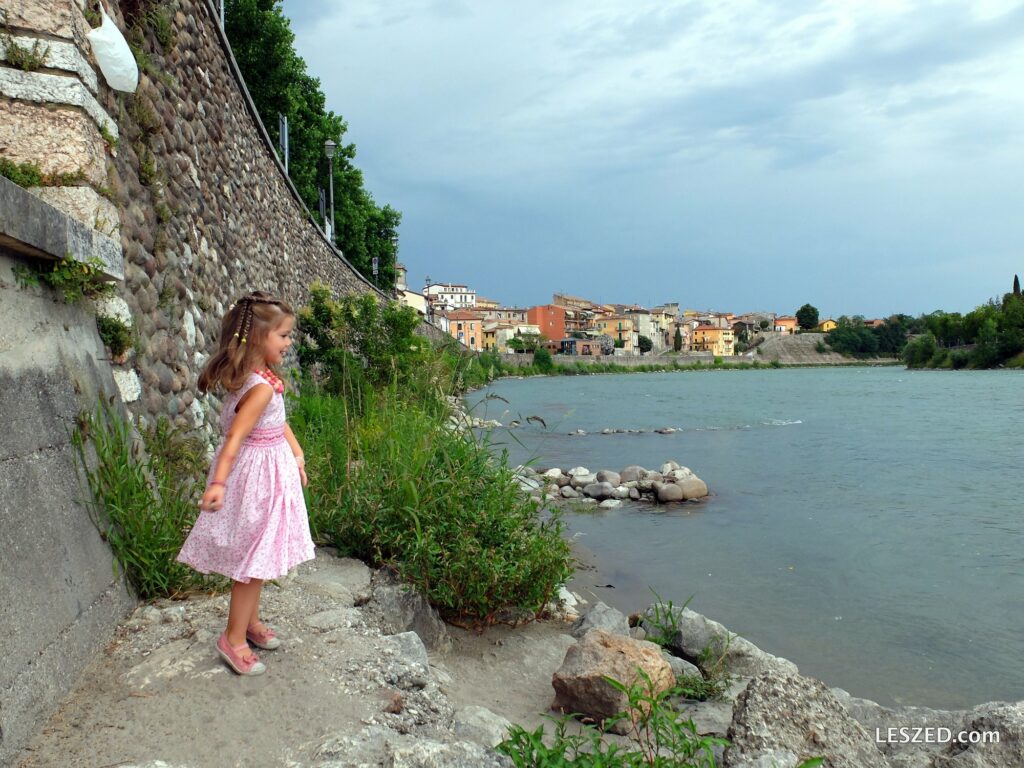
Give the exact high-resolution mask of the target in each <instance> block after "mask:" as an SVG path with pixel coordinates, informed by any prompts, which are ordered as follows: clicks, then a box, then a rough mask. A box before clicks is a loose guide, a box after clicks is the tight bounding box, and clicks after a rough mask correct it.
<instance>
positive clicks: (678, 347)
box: [672, 325, 683, 352]
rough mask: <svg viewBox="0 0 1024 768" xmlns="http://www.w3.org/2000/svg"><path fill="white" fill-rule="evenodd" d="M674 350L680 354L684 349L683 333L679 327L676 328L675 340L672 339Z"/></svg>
mask: <svg viewBox="0 0 1024 768" xmlns="http://www.w3.org/2000/svg"><path fill="white" fill-rule="evenodd" d="M672 349H674V350H675V351H676V352H680V351H682V349H683V332H682V330H681V329H680V328H679V326H678V325H677V326H676V335H675V338H674V339H672Z"/></svg>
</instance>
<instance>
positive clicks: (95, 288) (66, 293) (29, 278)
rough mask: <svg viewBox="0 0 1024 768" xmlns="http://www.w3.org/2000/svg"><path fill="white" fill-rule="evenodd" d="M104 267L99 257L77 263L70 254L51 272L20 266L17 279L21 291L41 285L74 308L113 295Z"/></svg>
mask: <svg viewBox="0 0 1024 768" xmlns="http://www.w3.org/2000/svg"><path fill="white" fill-rule="evenodd" d="M105 267H106V264H104V263H103V261H102V260H101V259H98V258H96V257H93V258H91V259H88V260H87V261H77V260H75V259H73V258H71V255H70V254H68V255H66V256H65V257H64V258H63V259H58V260H57V261H55V262H53V265H52V266H51V267H49V268H48V267H46V266H45V265H43V264H39V265H34V266H32V267H26V266H23V265H20V264H19V265H18V266H16V267H15V268H14V277H15V279H16V280H17V281H18V284H19V285H20V286H21V287H22V288H28V287H32V286H38V285H40V284H41V283H42V284H45V285H48V286H49V287H51V288H53V289H54V290H56V291H59V292H60V295H61V297H62V298H63V299H64V301H65V302H66V303H68V304H74V303H76V302H78V301H80V300H82V299H83V298H90V299H95V298H99V297H101V296H109V295H111V294H112V293H113V292H114V284H113V283H111V282H108V281H107V278H106V275H105V274H104V272H103V270H104V269H105Z"/></svg>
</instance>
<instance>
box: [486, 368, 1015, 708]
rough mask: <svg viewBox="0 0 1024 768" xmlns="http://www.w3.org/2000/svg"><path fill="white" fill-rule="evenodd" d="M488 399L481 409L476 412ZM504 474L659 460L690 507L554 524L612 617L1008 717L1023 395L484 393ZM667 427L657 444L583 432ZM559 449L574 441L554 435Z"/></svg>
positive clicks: (634, 381) (868, 376) (581, 382)
mask: <svg viewBox="0 0 1024 768" xmlns="http://www.w3.org/2000/svg"><path fill="white" fill-rule="evenodd" d="M491 393H493V394H495V395H499V396H501V397H503V398H505V399H506V400H507V401H508V402H507V403H505V402H502V401H501V400H497V399H490V400H482V398H484V396H486V395H487V394H491ZM467 400H468V402H469V403H470V405H471V406H473V407H474V410H473V414H474V415H477V416H482V417H487V418H497V419H499V420H500V421H502V422H503V423H508V422H509V421H510V420H511V419H513V418H517V417H520V418H522V419H525V417H527V416H534V415H535V416H541V417H542V418H543V419H544V420H545V422H546V424H547V426H546V427H543V426H541V425H539V424H536V423H531V424H526V425H525V426H524V427H522V428H519V429H516V430H514V431H508V430H504V429H499V430H495V432H494V434H493V439H494V441H495V442H497V443H499V444H500V445H501V447H503V448H507V449H508V451H509V455H510V458H511V459H512V461H513V462H515V463H519V462H521V461H524V460H526V459H533V460H534V461H535V463H536V464H537V465H539V466H560V467H562V468H566V467H572V466H577V465H583V466H586V467H588V468H589V469H591V470H592V471H596V470H598V469H615V470H621V469H622V468H623V467H624V466H626V465H629V464H640V465H643V466H646V467H649V468H655V469H656V468H658V467H659V466H660V465H661V464H662V463H663V462H664V461H666V460H668V459H675V460H676V461H678V462H679V463H680V464H682V465H684V466H688V467H690V469H692V470H693V471H694V472H696V473H697V475H699V476H700V477H701V478H703V479H704V480H705V481H706V482H707V483H708V486H709V488H710V489H711V492H712V497H711V498H710V499H709V500H708V501H707V502H706V503H703V504H699V505H694V504H686V505H683V506H681V507H678V508H676V509H674V510H672V511H667V512H666V511H664V509H665V508H664V507H661V508H659V507H652V506H650V505H641V504H627V505H625V506H624V507H622V508H621V509H618V510H612V511H607V512H605V511H601V512H593V513H591V512H587V513H571V512H570V513H568V514H567V515H566V518H565V519H566V523H567V528H568V531H569V532H570V533H571V534H572V535H574V536H576V537H577V538H578V540H579V541H580V542H581V543H582V544H583V545H584V546H585V547H587V548H588V549H590V550H591V551H592V552H593V553H594V554H595V555H596V557H597V559H598V562H599V563H600V570H601V579H602V583H606V582H610V583H611V584H613V585H614V588H608V587H603V588H597V589H595V590H594V591H595V592H597V593H598V594H600V595H601V597H602V599H604V600H605V601H606V602H608V603H610V604H612V605H615V606H616V607H618V608H619V609H620V610H623V611H625V612H629V611H635V610H638V609H640V608H642V607H643V606H645V605H647V604H648V603H649V602H651V600H652V593H651V591H650V589H652V588H653V589H654V590H656V591H657V592H658V593H659V594H660V595H661V596H662V597H663V598H665V599H672V600H673V601H674V602H675V603H676V604H680V603H682V602H684V601H685V600H686V599H687V598H690V597H691V596H692V600H691V602H690V607H691V608H693V609H694V610H696V611H698V612H700V613H704V614H706V615H707V616H709V617H711V618H713V619H715V620H716V621H720V622H722V623H723V624H725V626H727V627H728V628H729V629H730V630H732V631H733V632H736V633H738V634H740V635H742V636H744V637H747V638H749V639H750V640H751V641H753V642H754V643H755V644H757V645H758V646H760V647H761V648H763V649H765V650H767V651H769V652H771V653H774V654H777V655H780V656H784V657H786V658H788V659H790V660H792V661H793V662H795V663H796V664H797V665H798V666H799V667H800V670H801V672H802V673H804V674H807V675H811V676H813V677H817V678H820V679H822V680H824V681H825V682H826V683H827V684H828V685H832V686H839V687H841V688H845V689H847V690H848V691H850V692H851V693H853V694H854V695H856V696H862V697H866V698H870V699H874V700H875V701H878V702H880V703H883V704H893V703H904V704H916V705H921V706H930V707H938V708H945V709H953V708H962V707H968V706H971V705H974V704H977V703H981V702H984V701H990V700H1011V701H1015V700H1018V699H1021V698H1024V654H1022V653H1021V651H1022V650H1024V516H1022V511H1024V510H1022V504H1021V492H1022V483H1024V472H1022V470H1024V447H1022V446H1024V442H1022V439H1021V438H1022V431H1024V377H1022V376H1021V375H1020V374H1019V373H1016V372H1004V371H976V372H975V371H972V372H953V371H949V372H939V371H927V372H912V371H906V370H904V369H902V368H895V367H893V368H867V367H865V368H809V369H793V370H787V369H768V370H759V371H750V370H748V371H705V372H683V373H662V374H628V375H612V376H580V377H552V378H536V379H526V380H503V381H500V382H497V383H495V384H493V385H492V386H490V387H488V388H487V389H486V390H482V391H480V392H476V393H473V394H472V395H470V396H469V398H467ZM666 426H671V427H676V428H678V429H680V431H679V432H677V433H675V434H672V435H658V434H651V433H647V434H615V435H601V434H593V433H594V432H599V431H600V430H601V429H604V428H612V429H614V428H625V429H629V428H633V429H636V428H642V429H654V428H658V427H666ZM576 429H583V430H586V431H587V432H588V433H591V434H588V435H586V436H570V435H568V434H567V433H568V432H570V431H574V430H576Z"/></svg>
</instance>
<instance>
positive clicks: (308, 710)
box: [17, 550, 572, 768]
mask: <svg viewBox="0 0 1024 768" xmlns="http://www.w3.org/2000/svg"><path fill="white" fill-rule="evenodd" d="M370 576H371V574H370V571H369V570H368V569H367V568H366V566H365V565H363V564H362V563H360V562H358V561H356V560H350V559H344V558H337V557H335V556H334V555H333V553H332V552H331V551H329V550H320V551H319V552H318V556H317V559H316V560H315V561H313V562H311V563H307V564H305V565H303V566H301V567H300V568H298V569H296V571H295V572H294V573H293V574H291V575H290V576H288V577H287V578H285V579H282V580H280V582H279V583H271V584H268V585H267V586H266V587H265V588H264V597H263V604H262V605H263V610H262V615H263V618H264V619H265V621H266V622H267V623H268V624H270V625H271V626H273V627H274V628H275V629H276V630H277V631H278V633H279V635H280V636H281V637H282V639H283V640H284V644H283V646H282V648H280V649H278V650H276V651H260V652H259V653H260V656H261V659H262V660H263V661H264V662H265V663H266V664H267V667H268V671H267V673H266V674H264V675H261V676H257V677H251V678H243V677H238V676H236V675H234V674H233V673H232V672H230V671H229V670H228V669H227V667H226V666H225V665H224V663H223V662H222V661H221V660H220V659H219V657H218V656H217V654H216V651H215V648H214V643H215V642H216V638H217V636H218V634H219V633H220V632H221V631H222V629H223V627H224V624H225V621H226V617H227V608H228V598H227V596H226V595H219V596H213V597H209V596H198V597H193V598H191V599H188V600H184V601H179V602H171V601H162V602H158V603H156V604H154V605H146V606H140V607H139V608H138V609H137V610H136V611H135V612H134V613H133V614H132V615H131V616H130V617H129V618H128V619H126V620H125V621H124V622H123V623H122V624H121V625H120V626H119V628H118V630H117V632H116V634H115V636H114V637H113V639H112V640H111V642H110V644H109V645H108V646H107V648H106V649H105V651H104V652H103V653H102V654H100V655H99V656H98V657H97V658H96V659H94V660H93V661H92V663H91V664H90V665H89V666H88V667H87V668H86V670H85V671H84V673H83V674H82V676H81V678H80V679H79V681H78V683H77V685H76V686H75V688H74V690H73V691H72V692H71V693H70V695H69V696H68V697H67V698H66V699H65V700H64V702H63V703H62V704H61V706H60V707H59V709H58V710H57V712H56V714H55V715H54V716H53V718H52V719H51V721H50V722H49V723H48V724H46V726H45V727H43V728H42V729H41V731H40V733H39V735H38V736H37V738H36V739H35V740H34V741H33V742H32V743H31V744H30V745H29V747H28V748H27V749H26V750H25V751H24V752H23V753H22V755H21V758H20V762H19V763H17V765H18V766H20V768H41V767H44V766H47V767H48V766H62V767H68V768H71V767H73V766H82V767H83V768H85V767H86V766H87V767H88V768H106V767H109V768H113V767H114V766H118V767H121V768H126V767H127V766H139V767H140V768H141V766H146V768H158V766H161V767H162V766H168V767H169V768H203V767H205V766H218V767H223V766H247V767H250V766H293V767H294V768H299V767H301V766H342V765H360V764H365V765H371V766H372V765H391V764H392V761H393V755H392V753H394V755H397V754H398V748H399V747H400V746H402V747H408V745H409V744H410V743H417V742H422V743H423V744H427V743H428V742H429V743H430V744H431V745H434V746H432V747H431V749H434V750H435V751H436V750H437V749H441V748H442V746H441V745H445V746H444V748H448V747H449V746H452V742H453V741H455V740H456V739H455V737H454V731H453V727H454V716H455V710H456V708H458V707H463V706H468V705H471V704H476V705H481V706H484V707H487V708H489V709H491V710H492V711H494V712H496V713H498V714H500V715H503V716H505V717H507V718H509V719H510V720H512V721H514V722H521V723H522V724H523V725H524V726H529V727H535V725H536V724H539V723H540V722H542V718H541V715H542V714H544V713H545V712H547V709H548V707H549V706H550V703H551V699H552V694H553V691H552V689H551V674H552V672H553V671H554V670H555V669H556V668H557V667H558V665H559V664H560V663H561V661H562V659H563V657H564V653H565V648H566V647H567V646H568V645H569V644H570V643H571V642H572V638H571V637H569V636H568V634H567V632H568V625H566V624H564V623H562V622H536V623H532V624H528V625H525V626H521V627H519V628H516V629H514V630H513V629H511V628H508V627H495V628H493V629H491V630H488V632H486V633H484V634H482V635H477V634H474V633H472V632H464V631H461V630H455V629H451V633H452V636H453V640H454V643H453V646H452V649H451V650H448V651H446V652H445V653H443V654H431V655H430V657H429V661H430V669H429V671H428V670H425V669H424V668H423V667H422V666H420V665H418V664H416V663H415V660H416V658H417V655H416V653H415V652H412V653H410V651H409V645H408V643H407V642H406V643H403V642H399V639H400V638H401V637H402V636H401V635H398V636H394V637H391V636H387V635H383V634H382V633H381V631H380V630H379V628H378V626H377V621H376V617H375V613H374V611H373V610H372V608H373V604H372V603H367V602H366V601H367V600H368V599H369V595H370V588H369V585H370ZM413 641H414V644H416V643H418V641H417V640H416V638H415V637H413ZM420 649H421V653H422V646H420ZM413 650H414V651H415V648H414V649H413ZM421 658H422V657H421ZM385 710H393V711H385ZM394 710H397V711H394ZM438 743H440V745H439V744H438ZM339 744H341V745H342V746H339ZM346 745H347V746H346ZM353 745H356V746H358V750H356V746H353ZM456 746H458V748H459V750H460V752H459V754H460V755H463V753H466V754H471V753H472V755H476V753H475V752H472V750H471V749H470V746H472V748H473V749H482V748H480V747H476V746H475V745H469V746H467V745H456ZM346 749H348V752H346ZM355 751H358V752H359V754H358V755H356V754H355ZM465 759H466V760H467V761H468V762H467V763H466V764H467V765H480V766H483V765H489V764H491V763H490V762H488V761H489V760H493V759H494V758H493V755H490V756H486V758H485V757H482V756H476V757H472V756H471V757H468V758H465ZM394 764H395V765H398V764H399V761H398V760H397V759H394ZM407 764H409V765H413V764H419V763H416V762H415V761H413V762H410V763H407ZM424 764H426V763H424ZM439 764H444V765H448V764H451V765H456V764H460V763H458V762H457V761H456V760H455V759H454V758H452V760H451V761H450V762H448V761H443V762H441V763H439ZM493 764H496V765H497V764H500V763H493Z"/></svg>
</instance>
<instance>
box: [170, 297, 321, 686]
mask: <svg viewBox="0 0 1024 768" xmlns="http://www.w3.org/2000/svg"><path fill="white" fill-rule="evenodd" d="M294 327H295V313H294V312H292V310H291V307H289V306H288V305H287V304H285V303H284V302H282V301H278V300H277V299H274V298H273V297H271V296H270V295H269V294H267V293H264V292H262V291H255V292H253V293H250V294H249V295H247V296H243V297H242V298H241V299H239V300H238V302H236V303H235V305H234V306H232V307H231V309H230V310H228V313H227V315H225V317H224V320H223V322H222V323H221V334H220V346H219V348H218V350H217V352H216V353H215V354H214V355H213V357H211V358H210V360H209V361H208V362H207V364H206V367H205V368H203V372H202V373H201V374H200V375H199V391H200V392H203V393H206V392H209V391H210V390H211V389H214V388H218V387H219V388H222V389H224V390H227V392H228V395H227V397H226V398H225V399H224V406H223V409H222V410H221V414H220V423H221V428H222V429H223V431H224V438H223V440H222V441H221V444H220V447H218V448H217V452H216V453H215V454H214V460H213V466H212V467H211V468H210V475H209V479H208V481H207V485H206V492H205V493H203V499H202V501H201V502H200V505H199V506H200V509H201V510H202V511H201V513H200V515H199V518H198V519H197V520H196V523H195V525H194V526H193V528H192V532H191V533H190V534H189V536H188V539H187V540H186V541H185V544H184V546H183V547H182V548H181V552H180V553H179V554H178V560H179V561H180V562H182V563H186V564H188V565H190V566H191V567H193V568H195V569H196V570H197V571H200V572H202V573H220V574H223V575H224V576H227V577H228V578H229V579H231V580H232V581H233V582H234V583H233V584H232V587H231V607H230V609H229V611H228V626H227V630H226V631H225V632H224V634H222V635H221V636H220V637H219V638H218V640H217V651H218V652H219V653H220V655H221V657H222V658H223V659H224V661H226V662H227V664H228V666H230V667H231V668H232V669H233V670H234V671H235V672H237V673H238V674H240V675H259V674H262V673H263V672H265V671H266V667H265V666H264V664H263V663H262V662H260V660H259V658H258V657H257V656H256V654H255V653H253V652H252V651H251V650H250V648H249V645H248V643H246V640H248V641H249V642H250V643H252V644H253V645H255V646H257V647H258V648H264V649H267V650H272V649H274V648H277V647H279V646H280V645H281V641H280V639H278V638H277V637H276V636H275V635H274V632H273V631H272V630H271V629H269V628H268V627H267V626H266V625H264V624H263V623H262V622H261V621H260V614H259V606H260V592H261V590H262V588H263V582H264V581H265V580H266V579H274V578H277V577H278V576H283V575H284V574H286V573H287V572H288V571H289V570H290V569H291V568H294V567H295V566H296V565H298V564H299V563H302V562H305V561H306V560H311V559H312V558H313V554H314V553H313V541H312V539H311V538H310V535H309V520H308V518H307V516H306V504H305V501H304V499H303V497H302V487H303V486H305V485H306V483H307V480H306V472H305V469H304V467H303V465H304V461H303V456H302V449H301V448H300V447H299V443H298V441H297V440H296V439H295V435H293V434H292V431H291V429H290V428H289V427H288V425H287V424H286V423H285V415H284V397H283V396H282V394H283V392H284V382H282V381H281V379H280V378H278V376H277V374H275V373H274V370H273V366H275V365H279V364H280V363H281V360H282V358H283V357H284V353H285V351H286V350H287V349H288V347H290V346H291V344H292V339H291V333H292V329H293V328H294Z"/></svg>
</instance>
